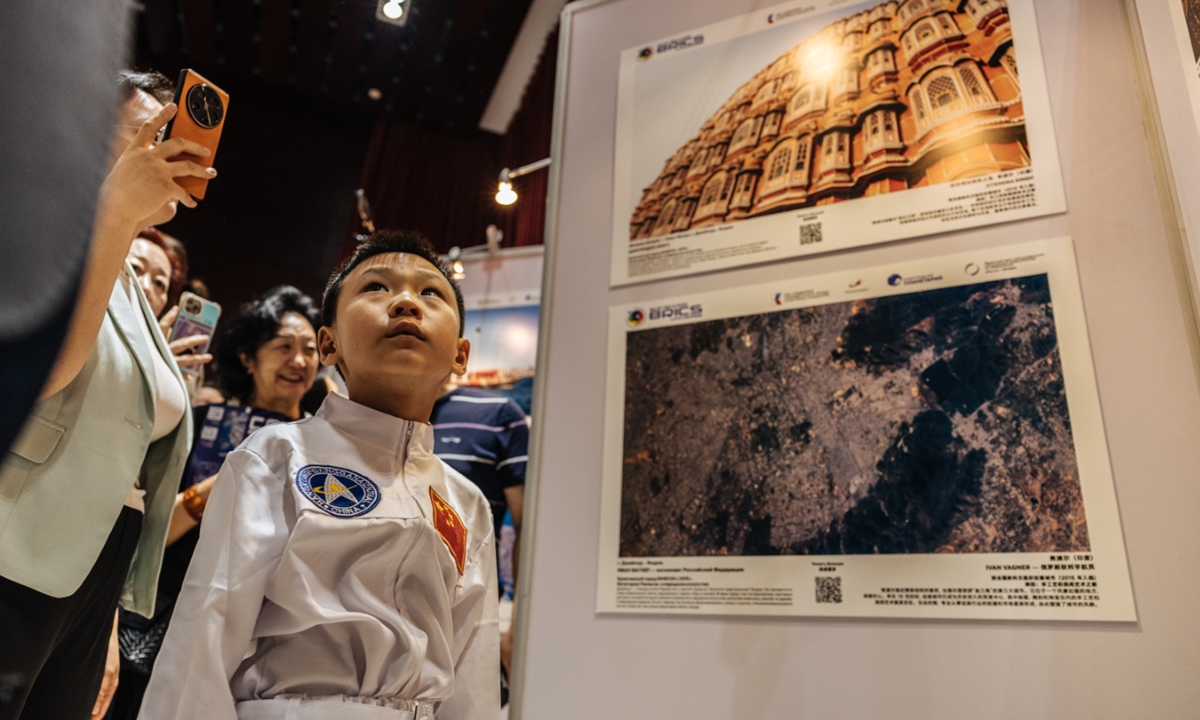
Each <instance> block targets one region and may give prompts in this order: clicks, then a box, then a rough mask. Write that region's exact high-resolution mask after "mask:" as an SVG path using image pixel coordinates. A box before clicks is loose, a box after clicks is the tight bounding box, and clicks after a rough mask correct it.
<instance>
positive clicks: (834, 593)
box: [814, 576, 842, 603]
mask: <svg viewBox="0 0 1200 720" xmlns="http://www.w3.org/2000/svg"><path fill="white" fill-rule="evenodd" d="M814 579H815V580H816V581H817V602H818V603H840V602H841V601H842V579H841V578H840V577H827V576H826V577H817V578H814Z"/></svg>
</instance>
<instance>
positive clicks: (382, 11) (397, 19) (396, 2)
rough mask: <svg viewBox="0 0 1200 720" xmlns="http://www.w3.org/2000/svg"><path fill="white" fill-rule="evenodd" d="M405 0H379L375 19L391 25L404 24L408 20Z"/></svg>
mask: <svg viewBox="0 0 1200 720" xmlns="http://www.w3.org/2000/svg"><path fill="white" fill-rule="evenodd" d="M404 3H405V0H379V1H378V4H377V5H376V6H375V19H377V20H381V21H383V22H385V23H388V24H391V25H403V24H405V23H406V22H408V13H407V12H405V10H406V9H407V8H405V7H404Z"/></svg>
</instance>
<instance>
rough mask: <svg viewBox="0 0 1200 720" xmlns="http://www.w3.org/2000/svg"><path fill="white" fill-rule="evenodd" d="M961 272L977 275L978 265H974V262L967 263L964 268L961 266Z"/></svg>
mask: <svg viewBox="0 0 1200 720" xmlns="http://www.w3.org/2000/svg"><path fill="white" fill-rule="evenodd" d="M963 272H965V273H966V274H968V275H978V274H979V266H978V265H976V264H975V263H967V266H966V267H965V268H963Z"/></svg>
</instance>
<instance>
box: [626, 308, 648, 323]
mask: <svg viewBox="0 0 1200 720" xmlns="http://www.w3.org/2000/svg"><path fill="white" fill-rule="evenodd" d="M645 319H646V316H645V315H643V314H642V311H641V310H631V311H630V312H629V317H627V318H625V322H627V323H629V325H630V327H637V326H638V325H641V324H642V321H643V320H645Z"/></svg>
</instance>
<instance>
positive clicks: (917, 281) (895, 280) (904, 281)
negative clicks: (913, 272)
mask: <svg viewBox="0 0 1200 720" xmlns="http://www.w3.org/2000/svg"><path fill="white" fill-rule="evenodd" d="M941 281H942V276H941V275H938V274H936V273H929V274H928V275H917V276H915V277H903V276H902V275H900V273H893V274H892V275H891V276H889V277H888V281H887V282H888V285H891V286H892V287H896V286H898V285H923V284H925V283H931V282H941Z"/></svg>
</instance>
